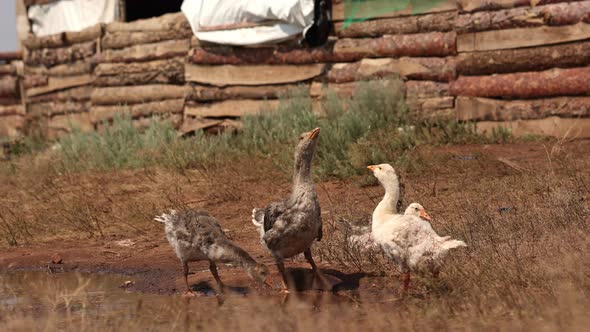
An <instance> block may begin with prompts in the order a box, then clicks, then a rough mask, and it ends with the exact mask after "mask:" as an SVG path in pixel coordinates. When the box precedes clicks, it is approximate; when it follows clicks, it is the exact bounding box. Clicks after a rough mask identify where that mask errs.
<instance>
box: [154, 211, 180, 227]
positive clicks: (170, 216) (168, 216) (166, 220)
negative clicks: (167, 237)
mask: <svg viewBox="0 0 590 332" xmlns="http://www.w3.org/2000/svg"><path fill="white" fill-rule="evenodd" d="M175 217H176V210H170V212H168V213H162V214H161V215H159V216H156V217H154V220H155V221H158V222H161V223H163V224H172V223H173V220H174V218H175Z"/></svg>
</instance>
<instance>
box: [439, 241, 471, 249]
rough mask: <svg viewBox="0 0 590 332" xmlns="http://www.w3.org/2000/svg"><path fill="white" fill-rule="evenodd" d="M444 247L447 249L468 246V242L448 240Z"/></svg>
mask: <svg viewBox="0 0 590 332" xmlns="http://www.w3.org/2000/svg"><path fill="white" fill-rule="evenodd" d="M442 247H443V249H444V250H445V251H447V250H451V249H454V248H460V247H467V244H466V243H465V242H463V241H461V240H447V241H445V242H444V243H443V245H442Z"/></svg>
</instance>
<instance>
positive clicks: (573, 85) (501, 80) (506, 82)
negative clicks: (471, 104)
mask: <svg viewBox="0 0 590 332" xmlns="http://www.w3.org/2000/svg"><path fill="white" fill-rule="evenodd" d="M588 82H590V67H584V68H571V69H552V70H547V71H542V72H526V73H516V74H498V75H492V76H461V77H459V78H458V79H457V80H456V81H453V82H451V85H450V93H451V95H453V96H470V97H514V98H539V97H550V96H575V95H588V94H590V84H588Z"/></svg>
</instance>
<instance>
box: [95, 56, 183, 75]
mask: <svg viewBox="0 0 590 332" xmlns="http://www.w3.org/2000/svg"><path fill="white" fill-rule="evenodd" d="M180 70H182V71H184V58H182V57H178V58H173V59H165V60H155V61H148V62H132V63H121V62H118V63H100V64H98V65H97V66H96V68H95V69H94V74H95V75H96V76H110V75H125V74H137V73H144V72H151V71H162V72H163V71H174V72H177V71H180Z"/></svg>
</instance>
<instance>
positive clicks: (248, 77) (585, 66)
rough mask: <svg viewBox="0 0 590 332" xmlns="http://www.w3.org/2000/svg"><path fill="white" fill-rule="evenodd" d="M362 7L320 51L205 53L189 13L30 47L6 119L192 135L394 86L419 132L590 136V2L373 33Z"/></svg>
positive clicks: (338, 6)
mask: <svg viewBox="0 0 590 332" xmlns="http://www.w3.org/2000/svg"><path fill="white" fill-rule="evenodd" d="M27 1H29V0H27ZM30 1H34V2H39V1H51V0H30ZM413 3H414V4H416V5H418V6H419V5H420V4H419V3H418V2H413ZM363 6H364V4H361V7H359V8H361V9H359V10H360V11H357V12H356V14H355V16H356V18H360V20H359V21H358V22H353V23H352V24H351V22H350V20H348V19H347V18H346V17H345V15H344V9H343V1H341V0H335V1H334V7H333V18H334V20H335V31H334V34H333V36H331V37H330V39H329V40H328V42H327V43H326V44H325V45H324V46H322V47H317V48H305V47H301V46H300V45H298V44H297V43H296V42H293V41H290V42H285V43H283V44H279V45H275V46H263V47H231V46H223V45H215V44H208V43H201V42H199V41H198V40H197V39H196V38H195V37H194V36H193V34H192V31H191V29H190V27H189V25H188V22H187V21H186V19H185V18H184V16H183V14H181V13H176V14H167V15H164V16H161V17H157V18H153V19H147V20H140V21H135V22H130V23H120V22H114V23H110V24H107V25H102V26H101V25H97V26H95V27H92V28H89V29H86V30H84V31H81V32H74V33H72V32H66V33H62V34H57V35H53V36H47V37H43V38H35V37H30V38H28V39H27V40H26V41H24V45H25V47H26V52H25V53H26V57H25V59H24V62H25V70H24V77H23V78H22V79H20V78H19V77H18V75H15V74H14V73H15V69H14V68H13V67H10V66H5V65H0V107H1V108H0V116H18V117H22V114H23V113H24V111H23V110H22V108H15V107H13V106H15V105H16V106H18V105H19V102H20V99H19V97H20V94H21V90H24V91H25V92H26V93H25V96H26V100H24V103H25V104H26V106H27V107H26V109H27V112H28V113H27V116H39V115H41V116H43V117H45V118H47V119H48V120H49V124H50V126H49V127H50V128H53V129H55V128H59V130H62V129H61V128H62V127H64V126H65V125H64V123H66V122H68V121H74V122H78V121H79V123H77V125H78V126H81V127H84V128H86V129H92V128H98V127H99V126H101V125H102V124H103V123H106V122H108V121H110V120H111V119H113V117H115V116H116V115H117V114H120V113H123V112H127V113H129V114H130V115H131V117H132V119H133V121H134V123H135V124H136V125H137V126H145V125H146V124H147V123H149V121H150V119H151V118H152V117H153V116H159V117H165V118H171V119H172V120H173V122H174V124H175V125H176V126H177V127H179V128H180V130H181V132H183V133H187V132H191V131H194V130H201V129H205V130H217V129H218V128H220V127H224V126H235V125H237V122H236V121H237V120H238V119H239V118H240V117H242V116H245V115H249V114H255V113H258V112H261V111H266V110H272V109H274V108H276V106H277V105H278V98H279V97H280V96H283V95H286V94H288V92H289V91H290V90H293V89H295V88H299V89H301V88H302V87H303V88H304V89H309V93H310V95H311V96H312V97H313V98H314V106H315V105H317V104H319V103H318V101H319V100H321V99H322V98H324V97H325V96H326V94H327V91H328V89H332V90H333V91H335V92H336V93H337V94H338V95H340V96H342V97H350V96H352V95H353V91H354V90H355V88H356V87H357V85H358V82H359V81H365V80H376V79H380V78H384V77H391V76H397V77H400V78H402V79H403V81H404V88H405V99H406V100H407V103H408V105H409V107H410V110H411V111H412V112H413V113H414V114H415V115H417V116H419V117H421V118H424V117H426V118H430V117H454V118H456V119H458V120H460V121H477V122H479V123H480V125H479V128H481V129H482V130H487V129H489V128H491V127H492V126H493V125H495V124H499V125H505V126H508V127H510V128H512V129H514V130H515V131H516V132H518V131H523V130H530V131H533V132H534V131H535V128H537V129H538V130H537V132H539V133H549V134H553V135H555V134H559V133H562V132H563V130H561V129H560V128H559V126H569V125H578V126H579V127H580V128H590V114H589V109H590V102H589V101H588V98H590V97H589V96H590V85H589V84H588V82H589V81H590V57H589V56H588V54H590V0H576V1H566V0H535V1H530V0H474V1H472V0H445V1H440V2H438V4H437V5H436V6H435V7H433V8H427V7H424V8H411V7H408V8H405V9H403V10H396V11H390V10H385V11H383V12H381V13H379V14H378V15H377V16H376V17H375V16H374V15H373V16H372V17H371V18H370V19H368V20H363V19H364V18H363V15H365V16H366V14H367V13H363V9H362V7H363ZM416 10H419V12H420V13H419V14H415V11H416ZM5 57H6V56H5ZM2 60H3V58H2V56H0V61H2ZM17 100H18V101H19V102H16V101H17ZM21 104H22V103H21ZM8 106H10V107H8ZM89 109H90V111H88V110H89ZM8 114H10V115H8ZM74 115H76V116H77V117H79V118H75V116H74ZM527 121H528V122H527ZM0 123H1V122H0ZM6 123H8V122H6ZM584 130H585V129H584ZM0 135H3V134H2V133H1V132H0ZM580 135H581V136H584V135H587V136H590V129H588V130H587V131H582V132H581V134H580Z"/></svg>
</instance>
